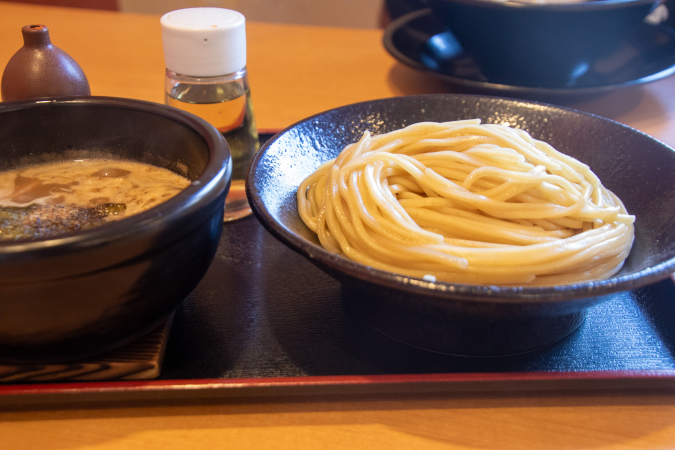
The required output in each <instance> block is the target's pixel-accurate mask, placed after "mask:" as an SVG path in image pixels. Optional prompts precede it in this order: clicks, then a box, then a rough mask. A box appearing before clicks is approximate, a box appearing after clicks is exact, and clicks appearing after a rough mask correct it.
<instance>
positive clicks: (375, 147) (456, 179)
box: [297, 120, 635, 285]
mask: <svg viewBox="0 0 675 450" xmlns="http://www.w3.org/2000/svg"><path fill="white" fill-rule="evenodd" d="M297 199H298V212H299V213H300V217H301V218H302V220H303V221H304V222H305V224H306V225H307V226H308V227H309V228H310V229H311V230H312V231H314V232H315V233H316V234H317V236H318V238H319V241H320V242H321V244H322V245H323V246H324V247H325V248H326V249H327V250H328V251H330V252H333V253H338V254H343V255H345V256H347V257H348V258H351V259H353V260H355V261H358V262H360V263H362V264H365V265H368V266H371V267H375V268H377V269H382V270H386V271H390V272H395V273H399V274H404V275H408V276H413V277H418V278H426V279H428V280H432V281H433V280H438V281H448V282H457V283H471V284H506V285H514V284H515V285H558V284H567V283H575V282H580V281H585V280H592V279H602V278H608V277H610V276H612V275H613V274H615V273H616V272H617V271H618V270H619V269H621V267H622V265H623V262H624V260H625V259H626V257H627V256H628V253H629V252H630V248H631V245H632V243H633V233H634V232H633V222H634V220H635V218H634V216H631V215H628V214H627V212H626V209H625V208H624V206H623V204H622V203H621V201H620V200H619V198H618V197H616V196H615V195H614V194H613V193H612V192H610V191H609V190H607V189H606V188H605V187H604V186H603V185H602V184H601V183H600V180H599V179H598V177H597V176H596V175H595V174H594V173H593V172H592V171H591V170H590V169H589V167H588V166H587V165H585V164H583V163H581V162H579V161H577V160H576V159H574V158H572V157H570V156H567V155H564V154H562V153H560V152H558V151H557V150H555V149H554V148H553V147H552V146H550V145H549V144H547V143H546V142H543V141H539V140H535V139H533V138H532V137H531V136H530V135H529V134H528V133H526V132H525V131H522V130H518V129H514V128H509V127H507V126H504V125H487V124H480V120H464V121H456V122H446V123H431V122H425V123H418V124H414V125H410V126H408V127H406V128H403V129H401V130H397V131H393V132H390V133H387V134H383V135H378V136H371V135H370V133H369V132H366V133H365V134H364V135H363V137H362V138H361V140H359V141H358V142H357V143H355V144H351V145H349V146H347V147H346V148H345V149H344V150H343V151H342V153H340V155H339V156H338V157H337V158H336V159H334V160H331V161H328V162H326V163H324V164H323V165H321V166H320V167H319V168H318V169H317V170H316V172H314V173H313V174H311V175H310V176H308V177H307V178H306V179H305V180H304V181H303V182H302V184H301V185H300V187H299V188H298V191H297Z"/></svg>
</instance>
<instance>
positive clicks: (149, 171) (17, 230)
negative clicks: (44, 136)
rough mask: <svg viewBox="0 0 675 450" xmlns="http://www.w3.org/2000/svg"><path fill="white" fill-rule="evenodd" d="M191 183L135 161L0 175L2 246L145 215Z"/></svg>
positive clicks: (77, 163) (64, 164)
mask: <svg viewBox="0 0 675 450" xmlns="http://www.w3.org/2000/svg"><path fill="white" fill-rule="evenodd" d="M189 184H190V180H188V179H187V178H184V177H182V176H180V175H178V174H176V173H174V172H172V171H170V170H168V169H163V168H160V167H156V166H152V165H149V164H144V163H139V162H135V161H123V160H114V159H98V158H96V159H84V160H73V161H61V162H52V163H46V164H37V165H33V166H27V167H22V168H19V169H15V170H9V171H5V172H0V241H6V240H16V239H39V238H45V237H51V236H54V235H59V234H63V233H67V232H71V231H77V230H83V229H88V228H92V227H95V226H99V225H102V224H104V223H107V222H110V221H113V220H118V219H122V218H125V217H129V216H132V215H134V214H138V213H140V212H143V211H146V210H148V209H150V208H152V207H154V206H157V205H158V204H160V203H162V202H165V201H166V200H168V199H170V198H171V197H174V196H175V195H176V194H178V193H179V192H180V191H182V190H183V189H185V188H186V187H187V186H188V185H189Z"/></svg>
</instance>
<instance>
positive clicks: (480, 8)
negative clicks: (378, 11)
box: [429, 0, 660, 88]
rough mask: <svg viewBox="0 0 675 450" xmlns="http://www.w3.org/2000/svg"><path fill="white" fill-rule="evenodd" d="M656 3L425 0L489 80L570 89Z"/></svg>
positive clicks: (642, 0)
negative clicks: (427, 0) (566, 87)
mask: <svg viewBox="0 0 675 450" xmlns="http://www.w3.org/2000/svg"><path fill="white" fill-rule="evenodd" d="M659 3H660V1H659V0H595V1H581V2H574V3H555V4H554V3H548V4H546V3H517V2H510V1H505V2H503V1H494V0H429V6H431V7H432V9H433V11H434V12H435V14H436V17H437V18H439V19H440V20H442V21H444V22H445V23H446V24H447V25H448V27H449V28H450V30H451V31H452V33H453V34H454V35H455V37H456V38H457V40H458V41H459V43H460V44H461V45H462V47H463V48H464V50H465V51H466V52H467V53H468V54H469V55H471V57H472V58H473V59H474V60H475V61H476V63H477V64H478V66H479V67H480V69H481V71H482V72H483V74H484V75H485V76H486V77H487V78H488V79H489V80H490V81H491V82H493V83H501V84H508V85H515V86H529V87H542V88H546V87H561V86H568V87H573V86H574V85H575V84H576V80H577V79H578V78H580V77H581V76H583V75H584V74H585V73H587V72H589V71H590V70H591V69H592V66H593V65H594V64H597V63H600V64H602V57H603V56H605V55H610V54H611V52H612V51H613V50H614V49H616V48H617V47H618V46H619V45H620V44H621V43H623V41H624V39H625V37H626V36H627V35H629V34H630V33H631V32H632V31H634V30H635V29H636V28H637V27H639V26H640V25H642V23H643V20H644V18H645V16H647V15H648V14H649V13H650V12H651V11H652V10H653V9H654V8H655V7H656V6H657V5H658V4H659ZM611 64H612V62H611V61H606V62H604V65H605V66H608V65H611Z"/></svg>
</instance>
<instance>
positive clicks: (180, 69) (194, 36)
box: [160, 8, 246, 77]
mask: <svg viewBox="0 0 675 450" xmlns="http://www.w3.org/2000/svg"><path fill="white" fill-rule="evenodd" d="M160 23H161V25H162V43H163V44H164V62H165V64H166V68H167V69H169V70H171V71H173V72H176V73H178V74H181V75H188V76H192V77H215V76H219V75H226V74H229V73H234V72H237V71H238V70H241V69H243V68H244V67H246V19H244V16H243V14H241V13H239V12H237V11H232V10H229V9H223V8H187V9H179V10H177V11H171V12H169V13H166V14H164V15H163V16H162V19H161V20H160Z"/></svg>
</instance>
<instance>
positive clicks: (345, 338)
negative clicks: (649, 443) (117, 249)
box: [0, 217, 675, 406]
mask: <svg viewBox="0 0 675 450" xmlns="http://www.w3.org/2000/svg"><path fill="white" fill-rule="evenodd" d="M673 323H675V284H674V283H673V282H672V280H665V281H664V282H661V283H657V284H655V285H652V286H648V287H646V288H643V289H640V290H637V291H634V292H626V293H622V294H617V295H615V296H613V297H612V298H611V299H610V300H608V301H607V302H605V303H602V304H600V305H599V306H597V307H594V308H592V309H591V310H590V311H589V313H588V317H587V319H586V321H585V322H584V324H583V325H582V326H581V327H580V329H579V330H577V331H576V332H575V333H574V334H573V335H572V336H570V337H569V338H567V339H566V340H564V341H563V342H561V343H559V344H557V345H555V346H553V347H550V348H547V349H543V350H540V351H537V352H533V353H530V354H526V355H518V356H512V357H501V358H462V357H452V356H447V355H439V354H435V353H431V352H427V351H424V350H420V349H416V348H411V347H408V346H406V345H404V344H401V343H398V342H396V341H393V340H390V339H389V338H387V337H385V336H383V335H380V334H379V333H378V332H376V331H375V330H372V329H368V328H367V327H363V326H362V325H360V324H358V323H356V322H355V321H354V320H353V319H352V318H350V317H348V316H346V315H345V314H344V311H343V308H342V302H341V291H340V285H339V284H338V283H337V282H336V281H334V280H333V279H332V278H330V277H328V276H327V275H325V274H324V273H323V272H321V271H320V270H319V269H317V268H315V267H314V266H313V265H312V264H311V263H309V262H308V261H306V260H305V259H304V258H303V257H301V256H300V255H298V254H296V253H294V252H293V251H291V250H289V249H288V248H286V247H285V246H283V245H282V244H281V243H279V242H278V241H276V239H274V238H273V237H272V236H271V235H269V234H268V233H267V231H265V230H264V229H263V227H262V226H261V225H260V224H259V223H258V221H257V220H256V219H255V218H254V217H248V218H246V219H243V220H239V221H237V222H233V223H229V224H225V225H224V230H223V237H222V240H221V244H220V247H219V250H218V253H217V255H216V258H215V260H214V262H213V264H212V266H211V268H210V270H209V272H208V273H207V275H206V277H205V278H204V280H203V281H202V283H201V284H200V285H199V286H198V287H197V289H196V290H195V291H194V292H193V293H192V294H191V295H190V296H189V297H188V298H187V299H186V301H185V302H184V303H183V304H182V305H181V306H180V307H179V308H178V310H177V311H176V314H175V319H174V322H173V328H172V331H171V334H170V337H169V342H168V345H167V348H166V355H165V359H164V364H163V367H162V373H161V375H160V377H159V378H158V379H156V380H150V381H106V382H74V383H49V384H6V385H0V405H4V406H11V405H35V404H55V403H58V404H64V403H69V402H77V403H80V402H90V401H99V402H103V403H106V402H117V401H133V400H150V399H154V400H165V399H166V400H170V399H181V400H199V399H213V398H223V399H225V398H237V397H239V398H241V397H257V396H265V397H269V396H272V397H276V396H303V395H314V394H350V393H351V394H383V393H396V394H401V393H479V392H508V391H518V392H524V391H535V392H536V391H542V390H556V391H569V390H582V391H585V390H593V391H596V390H603V389H621V390H624V389H644V388H647V389H660V390H663V389H664V390H673V389H675V356H674V355H675V327H673V326H672V324H673Z"/></svg>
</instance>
